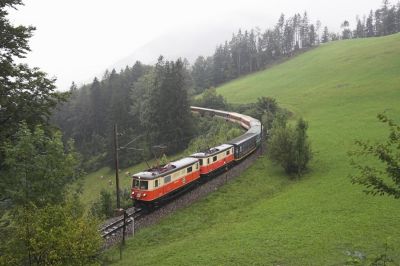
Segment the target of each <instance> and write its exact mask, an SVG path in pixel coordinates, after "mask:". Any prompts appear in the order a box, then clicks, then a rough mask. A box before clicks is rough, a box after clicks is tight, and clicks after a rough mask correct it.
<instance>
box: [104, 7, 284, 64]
mask: <svg viewBox="0 0 400 266" xmlns="http://www.w3.org/2000/svg"><path fill="white" fill-rule="evenodd" d="M277 19H278V18H273V17H272V16H262V15H261V14H260V15H259V16H257V15H255V14H253V15H252V16H250V15H249V16H241V17H240V18H236V19H235V20H233V19H232V20H226V21H223V22H221V23H218V24H213V25H209V24H203V25H197V26H194V27H192V28H188V27H182V28H181V29H179V30H175V31H172V32H169V33H166V34H164V35H161V36H159V37H157V38H155V39H153V40H152V41H150V42H148V43H146V44H145V45H143V46H141V47H139V48H138V49H136V50H135V51H133V52H132V53H131V54H130V55H128V56H126V57H124V58H122V59H121V60H119V61H117V62H116V63H114V64H112V65H111V66H110V67H109V68H108V69H113V68H115V69H116V70H119V69H121V68H125V66H131V65H133V64H134V63H135V62H136V61H141V62H142V63H145V64H154V63H156V62H157V59H158V57H159V56H160V55H162V56H164V57H165V58H166V59H167V60H176V59H178V58H186V59H187V60H189V62H190V63H193V62H194V61H195V60H196V58H197V57H198V56H200V55H202V56H211V55H212V54H213V53H214V51H215V48H216V46H217V45H219V44H223V43H224V42H225V41H227V40H228V41H229V40H230V39H231V37H232V34H233V33H237V31H238V30H239V29H242V30H243V31H244V30H250V29H251V28H256V27H258V28H260V29H261V30H265V28H267V27H270V26H272V25H273V24H274V21H275V20H277Z"/></svg>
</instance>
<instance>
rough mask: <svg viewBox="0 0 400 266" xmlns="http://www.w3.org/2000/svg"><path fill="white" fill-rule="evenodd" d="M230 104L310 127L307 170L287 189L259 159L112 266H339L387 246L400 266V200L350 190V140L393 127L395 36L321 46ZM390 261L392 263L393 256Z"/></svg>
mask: <svg viewBox="0 0 400 266" xmlns="http://www.w3.org/2000/svg"><path fill="white" fill-rule="evenodd" d="M218 92H219V93H222V94H223V95H224V96H225V97H226V98H227V99H228V101H229V102H232V103H246V102H254V101H255V100H256V99H257V97H260V96H272V97H275V98H276V99H277V100H278V102H279V103H280V104H282V105H283V106H284V107H286V108H288V109H289V110H291V111H292V112H294V113H295V115H296V116H303V117H304V118H305V119H306V120H307V121H308V122H309V135H310V139H311V141H312V145H313V148H314V151H315V159H314V160H313V162H312V163H311V171H310V172H309V173H308V174H307V175H306V176H304V177H303V178H302V179H300V180H292V179H289V178H288V177H286V176H285V174H284V173H283V171H282V170H281V169H280V168H279V167H277V166H275V165H272V164H271V163H270V162H269V160H268V159H266V158H265V157H263V158H260V159H259V160H258V161H257V162H256V163H255V164H254V165H253V166H252V167H251V168H250V169H249V170H248V171H246V173H245V174H243V175H242V176H240V177H239V178H237V179H236V180H235V181H234V182H231V183H229V184H228V185H226V186H224V187H223V188H222V189H220V190H219V191H216V192H215V193H213V194H211V195H210V196H208V197H207V198H206V199H204V200H202V201H200V202H197V203H195V204H194V205H192V206H190V207H189V208H186V209H184V210H181V211H178V212H177V213H176V214H174V215H172V216H170V217H168V218H166V219H164V220H163V221H162V222H161V223H159V224H158V225H155V226H152V227H149V228H146V229H144V230H142V231H140V232H139V233H138V234H137V235H136V236H135V238H134V239H130V240H129V241H128V243H127V247H126V250H125V252H124V259H123V260H122V261H119V260H118V252H117V251H116V250H111V251H110V252H109V253H108V255H109V256H110V258H111V259H113V261H114V262H115V264H117V265H149V264H162V265H205V264H206V265H223V264H228V265H245V264H254V265H343V264H344V263H345V261H346V260H347V259H348V257H347V256H346V252H348V251H360V252H362V253H363V254H364V255H366V256H369V257H373V256H376V255H378V254H381V253H383V252H384V247H383V246H384V244H385V243H388V244H389V246H391V247H392V248H393V249H394V250H391V253H392V255H393V256H394V257H395V259H396V260H397V262H400V257H399V255H398V254H400V226H399V221H400V201H399V200H395V199H392V198H389V197H372V196H368V195H365V194H364V193H363V192H362V189H363V188H362V187H360V186H357V185H352V184H351V183H350V180H349V178H348V175H349V174H350V173H351V172H352V169H351V167H350V166H349V164H348V161H349V159H348V157H347V155H346V153H347V151H348V150H350V149H351V148H352V147H353V142H354V139H357V138H359V139H360V138H361V139H373V140H379V139H382V138H385V137H386V133H387V132H386V130H385V128H383V127H382V126H381V125H380V124H379V123H378V122H377V119H376V114H377V113H379V112H383V111H387V112H388V114H389V115H390V116H391V117H392V118H394V119H396V120H397V121H399V116H398V114H399V112H400V104H399V103H400V34H396V35H392V36H387V37H382V38H369V39H360V40H349V41H340V42H334V43H329V44H326V45H322V46H321V47H319V48H317V49H314V50H312V51H309V52H307V53H304V54H302V55H299V56H297V57H295V58H294V59H292V60H290V61H287V62H285V63H283V64H280V65H277V66H274V67H272V68H270V69H268V70H266V71H262V72H258V73H255V74H252V75H249V76H246V77H244V78H241V79H238V80H235V81H232V82H230V83H227V84H225V85H224V86H222V87H220V88H218ZM396 256H397V257H396Z"/></svg>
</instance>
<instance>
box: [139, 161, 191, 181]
mask: <svg viewBox="0 0 400 266" xmlns="http://www.w3.org/2000/svg"><path fill="white" fill-rule="evenodd" d="M197 162H198V160H197V159H196V158H191V157H187V158H183V159H180V160H178V161H175V162H171V163H168V164H166V165H164V166H160V167H154V168H151V169H148V170H146V171H143V172H140V173H137V174H134V175H133V176H132V177H133V178H138V179H144V180H151V179H155V178H158V177H160V176H164V175H168V174H171V173H173V172H176V171H178V170H180V169H182V168H185V167H187V166H190V165H192V164H195V163H197Z"/></svg>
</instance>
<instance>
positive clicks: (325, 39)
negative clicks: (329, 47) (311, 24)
mask: <svg viewBox="0 0 400 266" xmlns="http://www.w3.org/2000/svg"><path fill="white" fill-rule="evenodd" d="M327 42H329V31H328V27H326V26H325V28H324V33H323V35H322V43H327Z"/></svg>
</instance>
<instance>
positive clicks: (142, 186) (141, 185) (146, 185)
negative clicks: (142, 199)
mask: <svg viewBox="0 0 400 266" xmlns="http://www.w3.org/2000/svg"><path fill="white" fill-rule="evenodd" d="M139 188H140V189H143V190H147V189H148V188H149V184H148V182H147V181H140V187H139Z"/></svg>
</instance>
